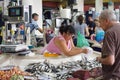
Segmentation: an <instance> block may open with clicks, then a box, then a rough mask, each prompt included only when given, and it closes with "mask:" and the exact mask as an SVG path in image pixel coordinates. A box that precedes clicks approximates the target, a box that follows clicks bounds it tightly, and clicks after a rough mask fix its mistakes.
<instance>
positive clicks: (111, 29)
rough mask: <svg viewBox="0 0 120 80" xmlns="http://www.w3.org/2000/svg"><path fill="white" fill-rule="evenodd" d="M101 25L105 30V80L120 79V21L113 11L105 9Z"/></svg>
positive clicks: (102, 61)
mask: <svg viewBox="0 0 120 80" xmlns="http://www.w3.org/2000/svg"><path fill="white" fill-rule="evenodd" d="M99 20H100V21H99V22H100V26H101V27H102V28H103V30H104V31H105V38H104V40H103V47H102V57H98V58H97V60H98V61H99V62H101V63H102V69H103V77H104V80H120V23H117V20H116V16H115V14H114V13H113V11H110V10H104V11H103V12H102V13H101V15H100V17H99Z"/></svg>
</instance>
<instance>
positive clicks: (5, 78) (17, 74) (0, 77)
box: [0, 66, 30, 80]
mask: <svg viewBox="0 0 120 80" xmlns="http://www.w3.org/2000/svg"><path fill="white" fill-rule="evenodd" d="M27 75H30V73H28V72H24V71H21V70H20V69H19V68H18V67H14V66H6V67H4V68H0V80H17V78H19V79H18V80H24V76H27Z"/></svg>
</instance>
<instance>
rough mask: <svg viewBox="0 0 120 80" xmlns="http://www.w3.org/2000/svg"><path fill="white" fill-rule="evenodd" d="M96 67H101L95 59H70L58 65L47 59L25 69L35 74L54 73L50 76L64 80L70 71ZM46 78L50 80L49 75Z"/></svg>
mask: <svg viewBox="0 0 120 80" xmlns="http://www.w3.org/2000/svg"><path fill="white" fill-rule="evenodd" d="M96 67H101V64H100V63H99V62H97V61H96V60H91V61H87V60H86V61H82V60H78V61H71V62H65V63H61V64H60V65H58V66H54V65H53V64H50V63H49V61H44V62H39V63H32V64H29V65H28V66H27V67H26V69H25V70H26V71H27V72H30V73H32V74H34V75H36V76H45V75H46V73H50V74H54V76H52V80H53V78H54V79H55V80H66V79H67V78H70V77H72V72H74V71H77V70H91V69H93V68H96ZM46 76H47V77H48V79H46V80H51V79H50V78H51V75H49V74H47V75H46Z"/></svg>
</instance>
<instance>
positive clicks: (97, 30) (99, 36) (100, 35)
mask: <svg viewBox="0 0 120 80" xmlns="http://www.w3.org/2000/svg"><path fill="white" fill-rule="evenodd" d="M94 22H95V33H94V34H92V35H91V36H90V37H91V39H92V40H94V39H95V40H96V41H97V42H100V43H101V42H102V41H103V39H104V34H105V32H104V30H103V29H102V28H101V27H100V23H99V19H98V18H96V19H95V20H94Z"/></svg>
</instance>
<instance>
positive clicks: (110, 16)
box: [99, 10, 117, 21]
mask: <svg viewBox="0 0 120 80" xmlns="http://www.w3.org/2000/svg"><path fill="white" fill-rule="evenodd" d="M99 18H100V19H108V20H110V21H116V20H117V19H116V15H115V13H114V12H113V11H112V10H104V11H102V12H101V14H100V17H99Z"/></svg>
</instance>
